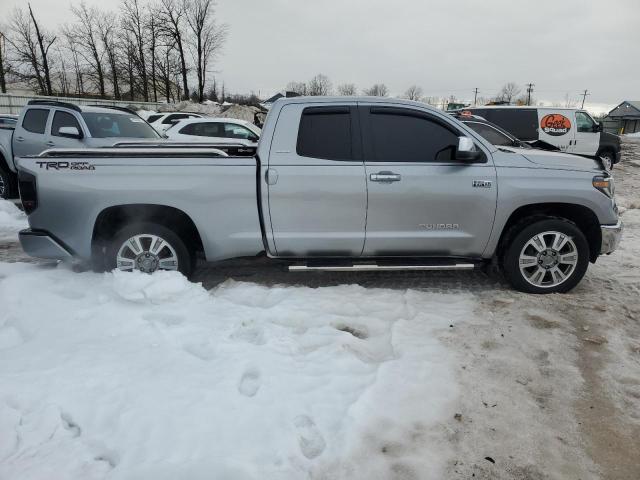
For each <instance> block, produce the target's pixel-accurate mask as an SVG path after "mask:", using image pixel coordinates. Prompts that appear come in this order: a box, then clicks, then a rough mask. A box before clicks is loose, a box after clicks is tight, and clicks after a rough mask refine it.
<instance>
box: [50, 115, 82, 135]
mask: <svg viewBox="0 0 640 480" xmlns="http://www.w3.org/2000/svg"><path fill="white" fill-rule="evenodd" d="M62 127H76V128H77V129H78V133H80V132H82V130H81V129H80V125H79V124H78V121H77V120H76V117H74V116H73V115H71V114H70V113H67V112H61V111H57V112H56V113H55V114H54V115H53V123H52V124H51V135H54V136H56V137H59V136H60V134H59V133H58V132H59V131H60V128H62Z"/></svg>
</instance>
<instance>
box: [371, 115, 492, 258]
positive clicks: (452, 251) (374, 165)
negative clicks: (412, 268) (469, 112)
mask: <svg viewBox="0 0 640 480" xmlns="http://www.w3.org/2000/svg"><path fill="white" fill-rule="evenodd" d="M360 111H361V113H362V115H361V121H362V124H363V135H364V137H363V140H364V141H363V145H364V158H365V167H366V174H367V184H368V192H369V196H368V209H367V227H366V240H365V246H364V252H363V255H366V256H464V257H479V256H480V255H481V254H482V252H483V251H484V248H485V246H486V244H487V242H488V239H489V235H490V234H491V229H492V227H493V220H494V216H495V209H496V198H497V185H496V171H495V168H494V166H493V162H492V160H491V158H489V154H488V152H485V155H484V158H483V159H482V160H481V161H479V162H478V163H473V164H466V163H462V162H459V161H456V160H454V153H455V149H456V146H457V144H458V137H459V136H460V135H465V133H464V132H461V131H459V130H458V127H457V126H456V125H455V124H453V123H450V122H449V121H448V120H446V119H444V118H441V117H438V116H434V115H433V114H431V113H429V112H425V111H423V110H417V109H410V108H407V107H402V108H396V107H376V106H367V105H365V106H361V107H360Z"/></svg>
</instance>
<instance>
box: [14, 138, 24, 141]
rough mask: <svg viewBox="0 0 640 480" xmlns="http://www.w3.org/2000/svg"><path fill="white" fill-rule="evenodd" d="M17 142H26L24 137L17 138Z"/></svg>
mask: <svg viewBox="0 0 640 480" xmlns="http://www.w3.org/2000/svg"><path fill="white" fill-rule="evenodd" d="M16 142H24V137H16Z"/></svg>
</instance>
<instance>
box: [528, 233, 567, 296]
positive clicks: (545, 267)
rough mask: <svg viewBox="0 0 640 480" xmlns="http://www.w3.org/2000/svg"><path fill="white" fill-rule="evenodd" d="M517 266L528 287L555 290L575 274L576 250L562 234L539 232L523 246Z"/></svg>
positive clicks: (565, 235)
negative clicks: (528, 284) (529, 285)
mask: <svg viewBox="0 0 640 480" xmlns="http://www.w3.org/2000/svg"><path fill="white" fill-rule="evenodd" d="M518 263H519V266H520V273H521V274H522V276H523V277H524V278H525V280H526V281H527V282H529V283H530V284H531V285H534V286H536V287H542V288H550V287H556V286H558V285H560V284H562V283H564V282H565V281H567V279H568V278H569V277H570V276H571V275H572V274H573V272H574V271H575V269H576V265H577V264H578V249H577V248H576V244H575V243H574V242H573V240H572V239H571V237H570V236H568V235H567V234H565V233H561V232H542V233H538V234H536V235H535V236H534V237H533V238H531V239H530V240H529V241H528V242H527V243H525V245H524V247H523V248H522V251H521V252H520V257H519V259H518Z"/></svg>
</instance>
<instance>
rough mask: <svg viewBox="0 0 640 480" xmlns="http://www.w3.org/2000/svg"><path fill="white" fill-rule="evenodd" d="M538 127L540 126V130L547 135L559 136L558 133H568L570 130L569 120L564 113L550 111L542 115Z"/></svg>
mask: <svg viewBox="0 0 640 480" xmlns="http://www.w3.org/2000/svg"><path fill="white" fill-rule="evenodd" d="M540 128H542V131H543V132H544V133H546V134H547V135H551V136H553V137H559V136H560V135H565V134H566V133H569V130H571V121H570V120H569V119H568V118H567V117H565V116H564V115H560V114H559V113H551V114H549V115H545V116H544V117H542V120H540Z"/></svg>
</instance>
